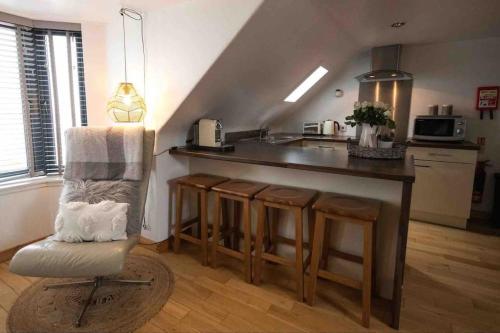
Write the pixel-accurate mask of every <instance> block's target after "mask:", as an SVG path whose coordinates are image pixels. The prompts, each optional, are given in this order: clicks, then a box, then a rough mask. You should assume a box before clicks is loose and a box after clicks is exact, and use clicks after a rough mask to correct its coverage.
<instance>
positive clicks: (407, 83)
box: [356, 45, 413, 142]
mask: <svg viewBox="0 0 500 333" xmlns="http://www.w3.org/2000/svg"><path fill="white" fill-rule="evenodd" d="M401 48H402V47H401V45H390V46H383V47H376V48H373V49H372V71H370V72H368V73H365V74H361V75H359V76H357V77H356V79H358V80H359V96H358V101H360V102H363V101H368V102H383V103H386V104H389V105H390V106H391V107H392V109H393V114H392V119H394V121H395V122H396V130H395V131H394V135H395V139H396V141H399V142H404V141H405V140H406V138H407V136H408V133H407V132H408V122H409V118H410V104H411V93H412V89H413V75H412V74H410V73H407V72H403V71H401V70H399V64H400V60H401ZM360 134H361V128H360V126H358V128H356V136H358V137H359V135H360Z"/></svg>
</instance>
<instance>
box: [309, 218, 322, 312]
mask: <svg viewBox="0 0 500 333" xmlns="http://www.w3.org/2000/svg"><path fill="white" fill-rule="evenodd" d="M324 233H325V215H324V214H323V213H321V212H316V221H315V223H314V238H313V242H312V255H311V272H310V274H309V292H308V294H307V303H308V304H309V305H313V304H314V301H315V298H316V285H317V283H318V270H319V260H320V258H321V249H322V245H323V240H324V237H323V235H324Z"/></svg>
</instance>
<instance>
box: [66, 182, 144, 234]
mask: <svg viewBox="0 0 500 333" xmlns="http://www.w3.org/2000/svg"><path fill="white" fill-rule="evenodd" d="M140 185H141V183H140V182H134V181H126V180H99V181H95V180H85V181H84V180H76V181H74V180H65V181H64V186H63V190H62V193H61V197H60V199H59V201H60V203H67V202H74V201H82V202H88V203H91V204H96V203H99V202H101V201H104V200H111V201H115V202H123V203H128V204H129V205H130V206H129V208H128V211H127V234H129V235H131V234H138V233H140V232H141V225H142V221H140V215H141V203H140V200H139V196H140V189H139V186H140Z"/></svg>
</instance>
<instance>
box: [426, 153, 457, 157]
mask: <svg viewBox="0 0 500 333" xmlns="http://www.w3.org/2000/svg"><path fill="white" fill-rule="evenodd" d="M429 155H430V156H443V157H452V156H453V155H451V154H440V153H429Z"/></svg>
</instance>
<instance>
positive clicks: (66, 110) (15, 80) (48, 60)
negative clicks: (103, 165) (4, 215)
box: [0, 23, 87, 181]
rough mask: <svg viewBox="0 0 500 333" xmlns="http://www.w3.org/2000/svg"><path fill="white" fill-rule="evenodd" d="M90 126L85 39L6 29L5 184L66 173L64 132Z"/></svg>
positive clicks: (0, 37) (0, 162) (1, 28)
mask: <svg viewBox="0 0 500 333" xmlns="http://www.w3.org/2000/svg"><path fill="white" fill-rule="evenodd" d="M86 125H87V111H86V102H85V83H84V68H83V49H82V38H81V33H80V32H79V31H66V30H53V29H41V28H33V27H28V26H24V25H15V24H8V23H0V151H1V152H2V153H1V154H0V181H1V180H5V179H9V178H11V177H13V176H20V175H29V176H36V175H45V174H53V173H62V171H63V169H64V151H65V147H64V131H65V130H66V129H68V128H70V127H74V126H86Z"/></svg>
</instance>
